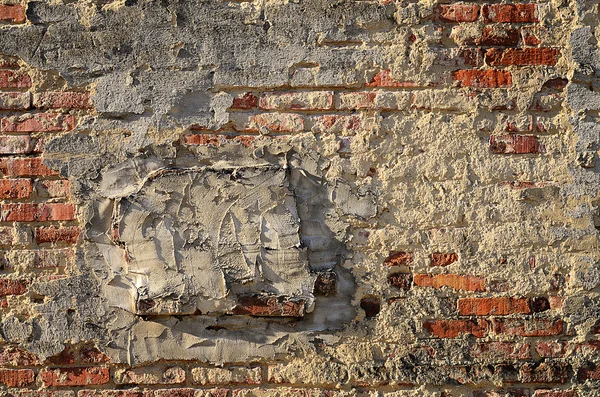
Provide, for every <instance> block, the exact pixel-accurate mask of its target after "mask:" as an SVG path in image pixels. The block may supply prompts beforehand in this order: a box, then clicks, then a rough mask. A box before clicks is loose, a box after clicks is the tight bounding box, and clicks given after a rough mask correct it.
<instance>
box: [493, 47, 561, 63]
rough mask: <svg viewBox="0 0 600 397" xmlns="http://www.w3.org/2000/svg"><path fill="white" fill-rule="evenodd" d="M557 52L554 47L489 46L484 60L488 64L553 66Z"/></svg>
mask: <svg viewBox="0 0 600 397" xmlns="http://www.w3.org/2000/svg"><path fill="white" fill-rule="evenodd" d="M558 54H559V51H558V49H556V48H507V49H505V50H500V49H497V48H491V49H489V50H487V51H486V53H485V62H486V63H487V64H488V65H490V66H511V65H515V66H527V65H530V66H535V65H547V66H553V65H556V60H557V57H558Z"/></svg>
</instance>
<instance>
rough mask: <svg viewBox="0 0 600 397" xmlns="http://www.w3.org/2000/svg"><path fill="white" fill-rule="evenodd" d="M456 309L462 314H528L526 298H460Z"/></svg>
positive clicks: (529, 311) (529, 309) (528, 308)
mask: <svg viewBox="0 0 600 397" xmlns="http://www.w3.org/2000/svg"><path fill="white" fill-rule="evenodd" d="M458 311H459V313H460V314H462V315H463V316H472V315H475V316H488V315H496V316H506V315H508V314H530V313H531V308H530V307H529V299H527V298H507V297H500V298H462V299H459V300H458Z"/></svg>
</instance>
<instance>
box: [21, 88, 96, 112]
mask: <svg viewBox="0 0 600 397" xmlns="http://www.w3.org/2000/svg"><path fill="white" fill-rule="evenodd" d="M33 106H35V107H36V108H38V109H61V108H62V109H92V108H93V106H92V102H91V101H90V93H89V92H63V91H57V92H43V93H41V94H35V96H34V98H33Z"/></svg>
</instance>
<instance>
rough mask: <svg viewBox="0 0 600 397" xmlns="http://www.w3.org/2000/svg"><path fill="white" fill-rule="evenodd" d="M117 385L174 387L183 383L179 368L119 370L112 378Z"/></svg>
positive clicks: (183, 375) (183, 376)
mask: <svg viewBox="0 0 600 397" xmlns="http://www.w3.org/2000/svg"><path fill="white" fill-rule="evenodd" d="M113 379H114V382H115V383H116V384H118V385H175V384H179V383H183V382H185V371H184V370H183V368H181V367H177V366H174V367H166V368H145V367H143V368H131V369H119V370H117V371H115V374H114V376H113Z"/></svg>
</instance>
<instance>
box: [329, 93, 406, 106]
mask: <svg viewBox="0 0 600 397" xmlns="http://www.w3.org/2000/svg"><path fill="white" fill-rule="evenodd" d="M410 103H411V94H410V93H408V92H384V91H360V92H342V93H340V94H339V104H338V105H337V106H338V108H339V109H343V110H360V109H383V110H402V109H406V108H407V107H408V106H409V105H410Z"/></svg>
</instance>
